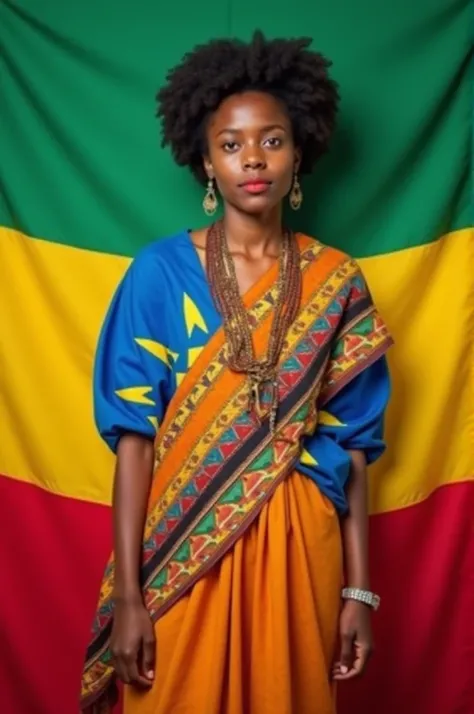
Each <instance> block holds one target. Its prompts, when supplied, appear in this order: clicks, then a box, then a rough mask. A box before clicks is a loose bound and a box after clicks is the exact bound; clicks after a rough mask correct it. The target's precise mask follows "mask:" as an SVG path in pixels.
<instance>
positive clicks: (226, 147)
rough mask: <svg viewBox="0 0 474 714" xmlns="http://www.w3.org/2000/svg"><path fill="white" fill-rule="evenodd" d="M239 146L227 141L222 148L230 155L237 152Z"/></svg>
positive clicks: (234, 142)
mask: <svg viewBox="0 0 474 714" xmlns="http://www.w3.org/2000/svg"><path fill="white" fill-rule="evenodd" d="M238 146H239V145H238V144H237V142H236V141H226V142H224V144H222V148H223V149H224V151H228V152H229V153H230V152H233V151H236V149H238Z"/></svg>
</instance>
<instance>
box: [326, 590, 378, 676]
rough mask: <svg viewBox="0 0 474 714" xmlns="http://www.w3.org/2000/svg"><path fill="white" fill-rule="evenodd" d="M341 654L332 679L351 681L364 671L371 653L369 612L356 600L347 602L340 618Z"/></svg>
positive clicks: (366, 606) (366, 607) (367, 607)
mask: <svg viewBox="0 0 474 714" xmlns="http://www.w3.org/2000/svg"><path fill="white" fill-rule="evenodd" d="M339 634H340V638H341V654H340V659H339V661H338V662H336V663H335V664H334V667H333V678H334V679H337V680H346V679H353V678H354V677H358V676H360V675H361V674H362V672H363V671H364V670H365V667H366V665H367V662H368V660H369V657H370V655H371V654H372V652H373V642H372V627H371V622H370V610H369V606H368V605H364V604H363V603H361V602H357V601H356V600H347V601H346V603H345V605H344V607H343V609H342V612H341V615H340V618H339Z"/></svg>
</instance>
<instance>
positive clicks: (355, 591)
mask: <svg viewBox="0 0 474 714" xmlns="http://www.w3.org/2000/svg"><path fill="white" fill-rule="evenodd" d="M341 597H342V599H343V600H345V601H346V602H350V601H353V602H357V603H360V604H362V605H367V606H368V607H371V608H372V609H373V610H378V608H379V606H380V596H379V595H377V594H376V593H374V592H372V591H371V590H366V589H361V588H350V587H345V588H343V589H342V592H341Z"/></svg>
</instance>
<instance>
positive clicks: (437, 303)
mask: <svg viewBox="0 0 474 714" xmlns="http://www.w3.org/2000/svg"><path fill="white" fill-rule="evenodd" d="M473 238H474V232H473V230H472V229H465V230H462V231H457V232H455V233H451V234H450V235H448V236H445V237H444V238H443V239H441V240H439V241H437V242H435V243H432V244H430V245H425V246H421V247H418V248H411V249H409V250H405V251H400V252H397V253H391V254H388V255H381V256H378V257H372V258H367V259H364V260H361V261H360V265H361V267H362V269H363V271H364V274H365V276H366V278H367V281H368V283H369V286H370V287H371V289H372V292H373V295H374V299H375V300H376V302H377V305H378V306H379V309H380V310H381V312H382V314H383V316H384V317H385V319H386V320H387V322H388V324H389V327H390V329H391V331H392V334H393V336H394V338H395V345H394V347H392V349H391V351H390V353H389V363H390V367H391V372H392V380H393V398H392V401H391V406H390V409H389V413H388V417H387V439H388V443H389V448H388V450H387V452H386V454H385V456H384V457H383V458H382V459H381V460H380V461H379V463H378V464H376V465H375V466H374V468H373V472H372V473H371V510H372V511H375V512H383V511H387V510H392V509H395V508H400V507H402V506H406V505H409V504H413V503H416V502H418V501H420V500H422V499H423V498H425V497H426V496H428V495H429V494H430V493H431V492H432V491H433V490H434V489H436V488H437V487H438V486H440V485H443V484H448V483H454V482H459V481H465V480H468V479H472V478H474V448H473V444H474V440H473V436H474V399H473V395H474V372H473V368H474V353H473V339H474V291H473V277H472V276H473V265H474V241H473Z"/></svg>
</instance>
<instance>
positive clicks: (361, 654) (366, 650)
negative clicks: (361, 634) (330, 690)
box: [354, 645, 372, 676]
mask: <svg viewBox="0 0 474 714" xmlns="http://www.w3.org/2000/svg"><path fill="white" fill-rule="evenodd" d="M371 652H372V649H371V647H370V646H369V645H358V646H357V647H356V657H355V659H354V669H355V671H356V676H357V675H361V674H362V672H363V671H364V670H365V668H366V666H367V662H368V661H369V658H370V655H371Z"/></svg>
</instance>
